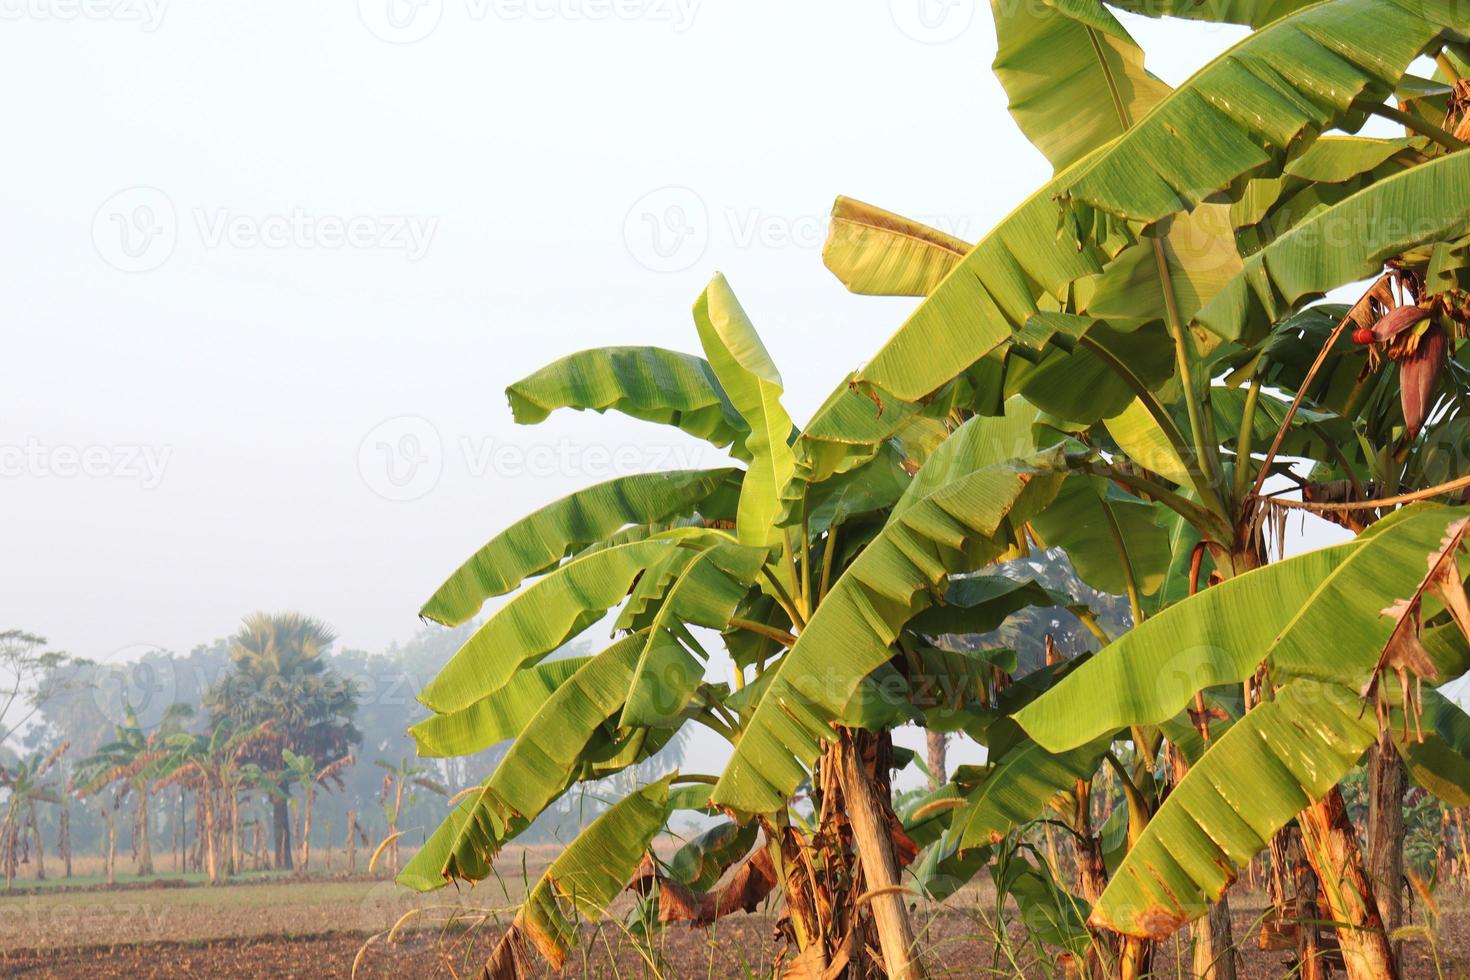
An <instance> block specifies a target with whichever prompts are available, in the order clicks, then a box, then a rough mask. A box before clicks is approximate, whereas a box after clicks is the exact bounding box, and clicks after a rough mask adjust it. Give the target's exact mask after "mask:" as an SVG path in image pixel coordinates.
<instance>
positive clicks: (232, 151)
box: [0, 0, 1240, 658]
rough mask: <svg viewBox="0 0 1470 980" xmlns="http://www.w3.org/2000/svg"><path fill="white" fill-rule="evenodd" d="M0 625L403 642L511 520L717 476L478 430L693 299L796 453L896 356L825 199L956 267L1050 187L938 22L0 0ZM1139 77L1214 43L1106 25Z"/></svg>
mask: <svg viewBox="0 0 1470 980" xmlns="http://www.w3.org/2000/svg"><path fill="white" fill-rule="evenodd" d="M0 19H3V20H4V21H5V23H4V24H3V27H0V80H3V82H4V84H5V86H6V91H7V92H8V93H9V94H8V96H7V98H6V99H5V100H4V101H3V103H0V124H3V127H4V131H5V133H6V144H7V151H6V153H5V155H4V159H3V162H0V168H3V173H4V179H3V180H0V195H3V199H0V210H3V213H4V215H5V221H4V222H3V224H0V262H3V264H4V268H5V276H4V280H5V294H6V297H5V320H6V323H5V328H4V336H5V338H6V343H5V355H4V357H3V358H0V390H3V399H4V410H3V412H0V521H3V529H4V545H3V549H4V560H3V561H0V627H6V626H17V627H22V628H26V629H29V630H32V631H35V632H39V633H42V634H44V635H46V636H48V637H49V638H50V639H51V640H52V642H53V644H54V645H56V646H59V647H63V648H65V649H68V650H70V651H71V652H73V653H76V654H79V655H85V656H89V657H94V658H107V657H126V656H128V655H129V653H130V652H131V651H137V650H141V649H143V648H147V647H153V646H163V647H166V648H172V649H175V650H180V651H183V650H187V649H188V648H189V647H190V646H192V645H193V644H195V643H199V642H203V641H207V640H209V639H211V638H213V637H216V636H220V635H224V634H225V633H227V632H229V631H231V630H232V629H233V628H234V627H235V625H236V624H237V622H238V620H239V618H240V617H241V616H242V615H244V614H245V613H248V612H250V611H252V610H255V609H281V608H299V609H302V610H305V611H308V612H310V613H313V614H315V615H317V616H320V617H322V618H324V619H326V620H327V621H329V622H330V623H332V624H333V625H334V626H335V627H336V628H337V629H338V631H339V632H340V633H341V635H342V638H343V641H344V642H345V643H346V644H349V645H352V646H359V647H366V648H378V647H381V646H382V645H383V644H385V643H386V642H388V641H389V640H391V639H395V638H399V639H401V638H404V637H407V636H408V635H410V634H411V633H412V632H413V630H414V629H415V627H416V619H415V616H416V612H417V609H418V607H419V604H420V602H421V601H422V600H423V599H424V598H425V597H427V595H428V594H429V593H430V592H431V591H432V590H433V588H434V587H435V586H436V585H437V584H438V583H439V581H440V580H441V579H442V578H443V577H444V576H445V575H446V574H447V573H448V572H449V571H451V570H452V568H453V567H454V566H455V565H456V564H457V563H458V561H460V560H461V559H463V558H464V557H465V556H467V555H468V554H469V553H470V552H471V551H473V550H474V549H475V548H476V547H478V545H480V544H481V543H482V542H483V541H484V540H485V539H486V538H487V537H488V536H489V535H490V534H492V533H493V532H494V531H496V530H498V529H499V528H500V527H502V526H503V525H504V524H506V523H507V522H508V521H509V520H510V519H512V518H514V517H517V516H519V515H520V514H522V513H524V512H526V511H527V510H529V509H531V508H532V507H533V506H535V505H537V504H539V503H541V502H545V501H548V500H551V499H553V498H555V497H557V496H560V495H562V494H564V493H566V492H569V491H570V490H572V489H574V488H576V487H578V486H582V485H585V484H587V483H590V482H595V481H596V480H599V479H604V478H607V477H610V476H613V475H616V474H618V473H623V472H631V471H635V470H644V469H658V468H672V467H675V466H688V465H696V466H697V465H709V464H714V463H717V462H718V461H719V459H720V456H719V454H718V453H717V452H715V451H714V450H710V449H706V448H701V444H698V443H695V442H693V441H688V440H682V439H678V438H673V437H671V436H670V431H669V430H664V429H660V428H657V427H652V426H645V425H642V424H640V423H635V422H630V421H627V420H624V419H621V418H618V417H615V416H608V417H597V416H587V415H576V414H566V415H565V416H562V417H553V419H552V421H550V422H549V423H546V424H544V425H541V426H537V427H531V428H525V427H518V426H515V425H513V424H512V423H511V420H510V414H509V411H508V409H507V407H506V403H505V399H504V396H503V394H502V390H503V388H504V387H505V385H506V384H507V383H509V382H511V381H514V380H516V379H518V378H520V377H522V376H523V375H525V374H527V373H529V372H530V371H532V370H534V369H535V368H537V367H539V366H541V365H542V364H544V363H546V362H548V361H550V360H552V359H554V358H556V357H558V356H561V355H562V354H565V353H569V352H571V351H573V350H576V349H579V348H583V347H588V346H599V345H606V344H619V343H638V344H644V343H649V344H659V345H663V346H667V347H673V348H677V349H683V350H691V351H695V350H697V349H698V346H697V341H696V338H695V335H694V330H693V326H692V323H691V320H690V315H689V307H690V305H691V303H692V302H693V300H694V299H695V297H696V296H697V295H698V293H699V292H700V290H701V288H702V287H703V285H704V283H705V282H706V281H707V280H708V278H709V276H710V275H711V274H712V273H713V272H714V271H715V270H717V269H718V270H720V271H722V272H724V273H725V274H726V275H727V276H728V277H729V279H730V281H731V283H732V285H733V286H734V288H735V290H736V292H737V293H738V294H739V295H740V297H741V298H742V300H743V302H744V303H745V305H746V307H747V309H748V310H749V312H750V313H751V315H752V318H753V319H754V320H755V322H756V324H757V326H758V327H759V328H760V329H761V331H762V333H763V336H764V338H765V341H766V344H767V346H768V347H769V348H770V349H771V352H772V354H773V355H774V356H775V358H776V360H777V363H778V364H779V365H781V367H782V370H783V372H784V375H785V380H786V386H787V391H788V397H787V405H788V408H789V409H790V410H791V413H792V415H793V416H794V417H796V418H798V419H804V418H805V417H806V416H807V415H808V414H809V413H810V412H811V411H812V410H813V409H814V408H815V407H816V406H817V405H818V404H819V403H820V402H821V400H822V399H823V397H824V396H825V395H826V394H827V392H828V391H829V390H830V389H831V388H832V386H833V385H835V384H836V383H837V382H838V381H839V380H840V379H841V378H842V376H843V375H844V374H845V373H846V372H847V371H849V370H851V369H852V368H854V367H856V366H857V365H858V364H859V363H861V361H862V360H863V359H864V358H865V357H866V356H867V355H868V354H870V353H871V352H872V351H873V350H875V349H876V347H877V346H878V345H879V344H880V343H881V342H882V340H883V339H884V338H885V337H886V336H887V335H888V334H889V333H891V332H892V330H893V329H894V328H895V327H896V326H897V325H898V324H899V323H900V322H901V321H902V319H903V316H904V314H905V311H906V310H907V309H908V308H909V306H910V303H909V302H908V301H886V300H875V299H871V298H862V297H854V296H849V295H848V294H846V293H845V292H844V291H843V289H842V288H841V287H840V286H839V285H838V284H837V282H836V281H835V280H834V279H833V278H832V277H831V276H830V275H829V274H828V273H827V272H826V271H825V269H824V268H823V267H822V265H821V257H820V244H821V240H822V237H823V235H824V232H825V215H826V213H827V211H828V209H829V208H830V206H831V202H832V199H833V197H834V196H835V195H836V194H839V193H843V194H848V195H852V196H855V197H859V198H862V199H865V200H868V201H871V202H872V203H875V204H879V205H881V206H884V207H887V208H890V209H893V210H897V211H900V212H903V213H907V214H911V215H913V216H915V217H920V218H923V219H925V220H928V221H929V222H930V223H932V224H936V225H938V226H940V227H942V228H943V229H945V230H947V231H949V232H951V233H954V234H957V235H960V236H963V237H965V238H968V239H972V240H973V239H975V238H977V237H979V236H980V235H981V234H983V232H984V231H985V230H986V229H987V228H988V227H989V226H990V225H991V224H993V223H994V222H995V221H996V220H997V219H998V218H1000V217H1001V216H1003V215H1004V214H1005V213H1006V212H1007V211H1009V210H1010V209H1011V207H1013V206H1014V205H1015V204H1016V203H1017V202H1018V201H1019V200H1020V199H1021V198H1022V197H1023V196H1025V194H1027V193H1029V192H1030V191H1031V190H1032V189H1033V188H1034V187H1035V186H1037V185H1038V184H1039V183H1040V182H1041V181H1043V180H1044V179H1045V178H1046V177H1047V176H1048V174H1049V172H1050V168H1049V167H1048V166H1047V165H1046V163H1045V162H1044V161H1043V160H1042V158H1041V157H1040V156H1039V155H1038V154H1037V153H1036V152H1035V151H1034V150H1032V149H1031V148H1030V147H1029V145H1028V144H1027V143H1026V142H1025V141H1024V140H1023V139H1022V138H1021V136H1020V135H1019V133H1018V132H1017V130H1016V129H1015V127H1014V126H1013V125H1012V124H1011V122H1010V119H1009V116H1008V115H1007V113H1006V110H1005V102H1006V100H1005V96H1004V93H1003V92H1002V91H1001V89H1000V86H999V85H998V84H997V82H996V81H995V80H994V78H993V76H992V75H991V74H990V71H989V64H990V61H991V59H992V57H993V55H994V37H993V30H992V27H991V22H990V13H989V10H988V9H987V8H986V7H985V6H984V5H977V4H976V3H974V2H973V0H892V2H891V3H890V2H888V0H869V2H866V3H859V4H840V5H839V4H837V3H810V4H793V3H790V2H781V3H777V2H774V0H741V2H738V3H737V2H733V0H720V2H715V0H707V2H699V0H584V2H582V3H577V2H574V0H561V2H558V0H525V2H514V0H502V2H499V3H493V2H490V0H416V2H411V0H392V5H391V6H390V5H389V0H362V2H361V3H355V2H353V0H335V2H331V3H322V4H308V3H300V2H282V0H277V2H264V3H262V2H254V3H244V2H235V0H209V2H203V0H196V2H193V3H183V2H174V3H169V2H167V0H0ZM1129 24H1130V26H1132V27H1136V28H1137V34H1138V36H1139V38H1140V40H1142V41H1143V42H1144V44H1145V45H1146V46H1147V47H1149V48H1150V50H1151V51H1152V52H1153V55H1152V57H1151V59H1150V62H1149V64H1150V67H1151V68H1153V69H1154V71H1155V72H1156V73H1158V74H1159V75H1161V76H1163V77H1164V78H1165V79H1167V80H1170V81H1179V80H1182V79H1183V78H1185V77H1187V76H1188V75H1189V74H1190V73H1191V72H1192V71H1193V70H1194V69H1196V68H1197V67H1199V65H1201V64H1203V63H1204V62H1205V61H1206V60H1207V59H1208V58H1209V57H1210V56H1211V55H1213V54H1214V53H1216V52H1218V51H1219V50H1221V49H1223V48H1224V47H1225V46H1226V45H1228V44H1229V43H1231V42H1233V41H1234V40H1235V39H1236V38H1237V37H1239V36H1240V34H1239V32H1237V31H1233V30H1225V29H1219V28H1203V27H1200V26H1198V25H1193V26H1179V25H1160V24H1156V23H1148V22H1143V23H1141V24H1140V23H1139V22H1138V21H1136V20H1129Z"/></svg>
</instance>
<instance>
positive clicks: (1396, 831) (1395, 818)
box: [1368, 732, 1408, 955]
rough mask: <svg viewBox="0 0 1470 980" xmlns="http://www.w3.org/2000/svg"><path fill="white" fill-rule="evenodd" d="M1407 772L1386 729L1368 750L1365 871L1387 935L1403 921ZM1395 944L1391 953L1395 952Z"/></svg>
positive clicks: (1397, 948) (1397, 949) (1397, 947)
mask: <svg viewBox="0 0 1470 980" xmlns="http://www.w3.org/2000/svg"><path fill="white" fill-rule="evenodd" d="M1407 788H1408V775H1407V774H1406V773H1405V772H1404V763H1403V760H1402V759H1400V758H1399V753H1398V750H1397V749H1395V748H1394V745H1393V739H1392V738H1390V737H1389V735H1388V733H1387V732H1380V733H1379V735H1378V744H1377V745H1375V746H1374V747H1373V748H1372V749H1370V750H1369V753H1368V874H1369V875H1370V876H1371V877H1372V879H1373V894H1374V895H1375V896H1376V897H1377V898H1378V915H1379V917H1380V918H1382V919H1383V927H1384V928H1385V929H1387V930H1388V933H1389V935H1392V934H1393V931H1394V930H1395V929H1397V928H1398V927H1399V926H1400V925H1401V924H1402V922H1403V890H1402V889H1403V881H1404V790H1406V789H1407ZM1399 949H1400V947H1399V945H1398V944H1395V946H1394V953H1395V955H1397V954H1398V952H1399Z"/></svg>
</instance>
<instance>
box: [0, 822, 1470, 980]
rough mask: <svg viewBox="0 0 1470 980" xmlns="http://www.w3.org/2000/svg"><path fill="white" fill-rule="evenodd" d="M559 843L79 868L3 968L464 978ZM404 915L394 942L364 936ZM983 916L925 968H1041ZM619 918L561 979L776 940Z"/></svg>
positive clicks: (645, 968) (1240, 916)
mask: <svg viewBox="0 0 1470 980" xmlns="http://www.w3.org/2000/svg"><path fill="white" fill-rule="evenodd" d="M554 854H555V849H554V848H525V849H508V851H507V853H506V854H505V855H503V856H502V859H501V861H500V862H499V864H500V867H501V868H502V869H508V868H514V869H515V873H514V874H513V875H509V876H507V877H505V878H503V879H502V880H500V881H491V882H487V883H485V884H482V885H481V886H479V887H478V888H475V889H473V890H465V891H462V892H455V891H453V890H447V891H444V892H440V893H437V894H435V895H431V896H415V895H412V894H410V893H407V892H405V891H404V890H403V889H400V888H397V887H396V886H394V885H392V884H390V883H389V882H387V881H382V880H375V879H371V878H366V877H362V876H359V877H356V878H345V877H342V878H334V879H326V878H307V879H302V878H290V877H282V876H258V877H256V878H255V879H253V880H246V881H241V882H238V883H234V884H230V885H226V886H219V887H207V886H205V885H202V884H199V883H197V882H194V881H188V882H185V881H180V880H177V878H176V876H172V875H169V874H168V873H167V871H164V872H163V873H162V874H161V875H160V876H159V877H160V878H162V879H164V880H162V881H157V882H150V883H142V882H139V883H132V882H128V881H122V880H120V881H119V884H118V885H117V886H115V887H113V888H107V887H105V885H98V884H96V883H95V882H92V881H89V880H88V879H85V878H79V879H74V880H73V882H71V883H70V884H69V885H68V884H67V883H64V882H58V881H51V882H47V883H45V884H44V885H37V884H36V883H34V882H28V881H17V883H16V889H17V893H14V894H11V895H6V896H3V897H0V975H3V976H24V977H86V978H88V980H104V978H112V977H170V978H172V977H192V976H200V977H205V976H207V977H338V976H342V977H345V976H348V975H349V974H350V973H351V970H352V965H353V963H354V960H357V961H358V975H359V976H365V977H393V978H395V980H406V978H410V977H415V978H416V977H444V978H457V977H469V976H474V975H476V974H477V972H478V968H479V966H480V964H482V963H483V961H484V957H485V954H486V952H487V950H488V949H489V948H490V946H491V945H492V944H493V942H494V940H495V938H496V937H497V936H498V934H499V927H498V925H497V922H498V921H501V922H503V921H505V918H506V917H505V911H506V910H507V909H509V908H512V907H513V906H514V904H515V901H516V900H517V899H518V898H519V896H520V895H521V894H522V893H523V891H524V882H525V881H528V880H529V881H535V879H536V877H537V876H538V875H539V874H540V872H541V871H542V870H543V869H544V868H545V866H546V863H547V862H548V861H549V860H550V859H551V857H553V856H554ZM314 863H315V862H314ZM339 866H340V865H339ZM164 867H165V868H166V867H167V865H166V864H165V865H164ZM76 870H77V871H79V872H80V871H84V870H85V871H93V870H95V869H93V868H91V867H82V866H79V867H78V868H77V869H76ZM170 878H174V879H175V880H173V881H172V883H170V882H169V881H168V879H170ZM1441 901H1442V903H1443V905H1444V906H1445V907H1444V908H1443V909H1442V913H1443V914H1442V917H1441V921H1440V928H1439V934H1438V937H1437V940H1436V943H1435V944H1434V945H1433V946H1431V944H1430V943H1428V942H1426V941H1418V942H1412V943H1410V944H1409V946H1408V948H1407V950H1406V964H1407V967H1408V973H1409V975H1410V976H1412V977H1416V978H1417V977H1424V978H1432V977H1438V976H1444V977H1470V900H1467V899H1466V897H1465V896H1463V895H1453V896H1451V895H1441ZM1232 907H1233V911H1234V913H1235V921H1236V935H1237V940H1238V941H1241V947H1242V948H1241V953H1242V956H1243V963H1242V965H1243V967H1244V971H1243V975H1244V976H1247V977H1253V978H1267V977H1280V976H1283V975H1284V974H1285V968H1284V966H1283V965H1282V954H1279V953H1264V952H1262V951H1260V950H1258V949H1256V948H1255V944H1254V941H1253V940H1254V934H1253V933H1252V932H1250V925H1251V923H1252V922H1253V921H1254V920H1255V919H1256V917H1257V916H1258V915H1259V914H1260V909H1261V901H1260V899H1259V898H1253V897H1252V896H1250V895H1248V894H1244V893H1242V894H1238V895H1234V896H1233V897H1232ZM414 910H418V911H417V912H415V913H414V915H413V917H411V918H410V919H409V921H408V928H407V930H406V931H405V932H404V933H403V934H402V936H403V938H402V940H401V941H400V942H397V943H394V944H391V945H390V944H388V943H386V942H385V941H384V940H383V939H382V938H379V939H377V940H375V941H372V942H368V939H369V937H372V936H374V935H377V934H381V933H382V932H384V931H385V930H387V929H389V928H391V927H392V926H393V924H394V923H395V922H397V921H398V920H399V919H400V918H402V917H403V916H404V914H405V913H408V912H413V911H414ZM615 911H620V909H615ZM992 914H993V896H991V895H990V894H988V893H987V892H985V891H983V890H979V889H975V890H971V891H969V892H966V893H961V895H960V896H957V897H956V899H954V900H952V901H951V902H950V903H949V904H948V906H946V907H944V908H938V909H931V910H928V911H924V910H921V911H920V923H921V926H922V927H923V929H924V935H923V937H922V942H921V944H922V947H923V949H924V954H925V958H926V960H927V962H928V964H929V966H930V967H931V973H932V974H933V975H934V976H936V977H944V976H949V977H983V976H998V977H1016V976H1025V977H1028V978H1029V977H1032V976H1043V975H1046V974H1047V972H1048V971H1046V970H1045V969H1044V968H1043V967H1042V966H1041V965H1040V964H1038V963H1037V962H1036V961H1035V959H1034V957H1033V956H1031V955H1030V954H1029V953H1028V952H1027V951H1026V950H1025V949H1024V946H1023V944H1022V943H1021V936H1020V933H1019V932H1018V931H1016V930H1012V932H1011V937H1012V942H1011V944H1010V948H1009V949H1008V948H1007V946H1004V945H998V944H997V943H996V941H995V938H994V933H993V932H992V930H991V929H990V927H989V926H988V924H987V922H988V920H989V918H990V916H991V915H992ZM497 916H498V917H499V918H498V919H497ZM451 920H453V924H450V925H446V923H449V922H451ZM616 920H617V917H616V916H614V917H613V921H612V924H608V923H604V924H603V925H601V926H599V927H595V928H594V927H588V928H587V929H585V930H584V933H583V941H582V943H581V945H580V948H579V950H578V951H577V952H576V953H574V954H573V957H572V959H571V960H570V961H569V962H568V964H567V967H566V971H565V973H564V974H563V975H565V976H572V977H599V978H601V977H608V978H613V977H619V978H632V977H651V976H663V977H669V978H677V980H684V978H698V977H745V976H751V975H754V976H761V975H763V974H766V973H768V972H769V969H770V966H771V962H772V957H773V955H774V953H775V949H776V947H775V946H774V944H773V942H772V939H771V935H772V921H771V920H770V918H768V917H767V916H765V915H763V914H759V913H757V914H755V915H748V916H747V915H736V916H732V917H730V918H728V919H725V920H724V921H722V922H721V923H719V924H718V925H717V926H716V927H715V928H713V929H710V930H704V931H700V930H689V929H686V928H684V927H682V926H681V927H676V928H673V929H671V930H669V931H668V932H666V933H665V934H664V935H663V936H662V937H661V938H660V939H659V940H657V941H656V943H655V948H654V949H653V950H640V949H638V948H637V947H636V945H635V944H634V943H632V942H631V941H630V940H629V938H628V937H627V936H626V934H625V933H624V932H623V931H622V929H621V928H620V927H619V926H618V925H617V924H616ZM1247 935H1249V940H1248V941H1242V937H1246V936H1247ZM365 944H366V946H365ZM359 954H360V956H359ZM1436 954H1437V955H1438V957H1439V961H1440V962H1439V965H1438V968H1437V967H1436V963H1435V958H1434V957H1435V955H1436ZM1178 967H1179V964H1178V962H1177V959H1176V951H1175V950H1173V949H1172V948H1166V949H1165V950H1163V951H1162V954H1161V956H1160V959H1159V962H1158V963H1156V969H1157V970H1158V975H1159V976H1166V977H1175V976H1179V975H1180V972H1179V969H1178Z"/></svg>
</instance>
